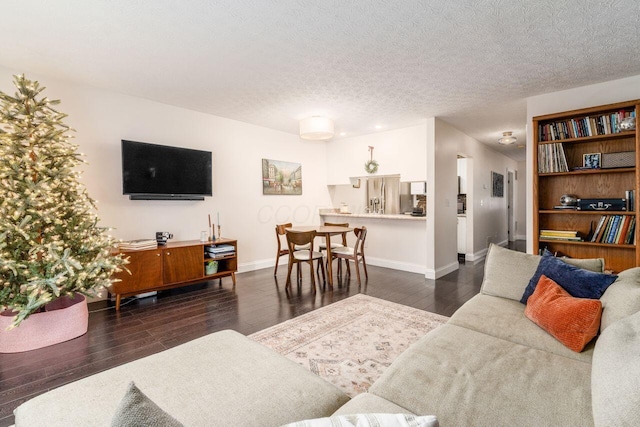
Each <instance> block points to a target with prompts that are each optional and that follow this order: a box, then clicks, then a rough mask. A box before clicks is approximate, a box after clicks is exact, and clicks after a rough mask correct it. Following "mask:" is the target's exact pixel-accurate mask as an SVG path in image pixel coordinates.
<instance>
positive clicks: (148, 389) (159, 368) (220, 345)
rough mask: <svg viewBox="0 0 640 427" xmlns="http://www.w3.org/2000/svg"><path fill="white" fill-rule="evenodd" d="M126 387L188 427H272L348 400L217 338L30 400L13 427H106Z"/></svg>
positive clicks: (255, 350) (250, 344) (254, 348)
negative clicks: (136, 389)
mask: <svg viewBox="0 0 640 427" xmlns="http://www.w3.org/2000/svg"><path fill="white" fill-rule="evenodd" d="M130 381H134V382H135V383H136V384H137V385H138V387H140V389H141V390H144V392H145V394H146V395H147V396H149V398H150V399H151V400H153V401H154V402H155V403H156V404H157V405H158V406H160V407H161V408H162V409H164V410H165V411H167V412H168V413H169V414H171V415H172V416H174V417H175V418H176V419H178V420H180V422H182V423H183V424H184V425H187V426H229V425H260V426H279V425H282V424H286V423H289V422H293V421H296V420H302V419H307V418H317V417H325V416H328V415H330V414H332V413H333V412H334V411H336V410H337V409H338V408H339V407H340V406H342V405H343V404H344V403H346V402H347V401H348V400H349V397H348V396H347V395H346V394H344V393H343V392H342V391H340V390H339V389H338V388H337V387H335V386H334V385H333V384H330V383H328V382H327V381H325V380H323V379H322V378H320V377H318V376H317V375H315V374H313V373H311V372H309V371H308V370H307V369H305V368H303V367H302V366H300V365H298V364H297V363H295V362H293V361H291V360H289V359H287V358H285V357H282V356H281V355H279V354H278V353H276V352H275V351H273V350H271V349H269V348H267V347H265V346H263V345H261V344H258V343H256V342H254V341H252V340H251V339H249V338H247V337H245V336H243V335H241V334H239V333H237V332H234V331H221V332H216V333H213V334H210V335H206V336H204V337H202V338H198V339H196V340H193V341H190V342H188V343H186V344H182V345H180V346H177V347H174V348H171V349H169V350H165V351H161V352H160V353H156V354H154V355H151V356H148V357H145V358H142V359H138V360H135V361H133V362H129V363H126V364H124V365H121V366H118V367H115V368H112V369H109V370H107V371H104V372H100V373H98V374H95V375H92V376H90V377H87V378H84V379H81V380H78V381H75V382H72V383H70V384H67V385H64V386H62V387H59V388H57V389H54V390H51V391H49V392H47V393H45V394H42V395H40V396H36V397H34V398H33V399H31V400H29V401H27V402H25V403H23V404H22V405H20V406H19V407H18V408H16V410H15V411H14V413H15V421H16V427H20V426H29V427H35V426H69V425H78V426H104V425H109V423H110V421H111V417H112V416H113V414H114V413H115V412H116V408H117V407H118V404H119V402H120V399H121V397H122V393H123V391H124V390H125V389H126V387H127V384H129V382H130ZM69 396H82V404H81V405H78V399H77V398H69Z"/></svg>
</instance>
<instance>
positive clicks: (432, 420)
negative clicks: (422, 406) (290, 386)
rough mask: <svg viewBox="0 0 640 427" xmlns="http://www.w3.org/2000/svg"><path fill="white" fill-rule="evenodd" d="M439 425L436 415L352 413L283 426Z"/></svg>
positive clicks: (432, 426) (362, 426) (375, 426)
mask: <svg viewBox="0 0 640 427" xmlns="http://www.w3.org/2000/svg"><path fill="white" fill-rule="evenodd" d="M382 426H384V427H438V419H437V418H436V417H435V416H434V415H422V416H418V415H413V414H384V413H378V414H350V415H335V416H331V417H325V418H316V419H313V420H303V421H298V422H295V423H290V424H287V425H286V426H282V427H382Z"/></svg>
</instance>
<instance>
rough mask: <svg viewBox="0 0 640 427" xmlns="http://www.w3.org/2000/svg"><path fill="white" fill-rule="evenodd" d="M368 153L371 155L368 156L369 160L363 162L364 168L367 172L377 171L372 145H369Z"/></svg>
mask: <svg viewBox="0 0 640 427" xmlns="http://www.w3.org/2000/svg"><path fill="white" fill-rule="evenodd" d="M369 153H370V155H371V157H370V158H369V160H368V161H367V162H366V163H365V164H364V170H366V171H367V173H376V172H378V166H379V165H378V162H377V161H375V160H373V147H372V146H369Z"/></svg>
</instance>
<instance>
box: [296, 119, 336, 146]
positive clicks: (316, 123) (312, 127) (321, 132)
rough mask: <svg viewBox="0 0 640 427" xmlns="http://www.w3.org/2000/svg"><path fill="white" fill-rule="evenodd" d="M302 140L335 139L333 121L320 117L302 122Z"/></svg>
mask: <svg viewBox="0 0 640 427" xmlns="http://www.w3.org/2000/svg"><path fill="white" fill-rule="evenodd" d="M300 138H302V139H310V140H313V141H322V140H326V139H331V138H333V120H331V119H329V118H327V117H320V116H313V117H308V118H306V119H302V120H300Z"/></svg>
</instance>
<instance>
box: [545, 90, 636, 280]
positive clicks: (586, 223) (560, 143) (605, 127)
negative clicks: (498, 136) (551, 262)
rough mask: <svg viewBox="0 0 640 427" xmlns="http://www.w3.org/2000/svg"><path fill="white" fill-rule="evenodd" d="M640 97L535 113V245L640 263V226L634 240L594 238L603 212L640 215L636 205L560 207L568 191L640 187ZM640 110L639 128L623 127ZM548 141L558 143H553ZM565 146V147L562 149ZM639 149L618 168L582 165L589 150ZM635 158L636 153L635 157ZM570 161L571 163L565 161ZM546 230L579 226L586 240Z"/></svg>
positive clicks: (584, 194) (616, 265)
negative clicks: (630, 161) (544, 232)
mask: <svg viewBox="0 0 640 427" xmlns="http://www.w3.org/2000/svg"><path fill="white" fill-rule="evenodd" d="M639 111H640V100H634V101H628V102H620V103H616V104H609V105H602V106H599V107H592V108H585V109H581V110H573V111H567V112H562V113H555V114H548V115H544V116H538V117H534V118H533V141H534V150H533V152H534V156H533V157H534V158H533V177H534V179H533V247H534V250H535V251H536V252H538V251H540V250H541V249H544V248H547V249H549V250H550V251H551V252H554V253H555V252H558V253H560V254H563V255H566V256H570V257H573V258H604V259H605V267H606V268H607V269H609V270H613V271H615V272H618V271H621V270H624V269H627V268H630V267H634V266H639V265H640V249H639V245H638V244H637V235H638V231H637V230H635V231H634V233H633V236H632V237H633V238H632V239H631V242H630V243H624V242H623V243H615V244H614V243H602V242H591V241H590V240H591V236H590V233H593V231H595V228H596V227H597V225H598V223H599V221H600V219H601V218H602V216H603V215H619V216H622V217H625V216H631V217H633V218H636V219H637V212H638V208H637V202H634V203H633V204H634V205H636V206H629V207H628V210H616V211H610V210H607V211H602V210H573V209H558V208H557V207H558V206H559V205H561V203H560V198H561V197H562V195H564V194H571V195H576V196H577V197H579V198H581V199H615V198H618V199H622V198H625V196H626V195H627V194H628V193H626V192H627V191H631V190H633V191H634V194H636V195H637V194H638V190H639V189H640V173H639V169H638V165H640V156H639V154H640V151H639V150H638V147H640V132H639V131H638V127H639V124H640V120H638V112H639ZM629 115H634V116H635V129H634V130H621V129H620V128H619V122H620V121H621V120H622V119H623V118H624V117H625V116H629ZM548 144H555V145H554V146H553V147H547V146H546V145H548ZM558 147H559V149H558ZM619 152H633V153H634V156H635V165H632V166H627V167H618V168H609V169H603V168H594V169H581V168H582V167H583V159H584V157H583V156H584V154H592V153H599V154H600V161H601V163H600V164H602V155H603V154H608V153H619ZM549 154H551V155H553V156H555V155H558V156H559V158H558V159H555V157H554V160H557V162H556V166H558V165H559V168H551V170H554V171H553V172H549V170H550V164H551V165H552V164H553V161H554V160H552V161H551V163H550V162H549V159H548V158H546V157H544V156H548V155H549ZM632 158H633V157H632ZM563 162H566V167H564V166H563V165H562V163H563ZM540 230H565V231H577V232H578V235H579V236H581V237H582V238H583V239H584V240H583V241H575V240H571V241H569V240H567V241H564V240H559V239H547V238H544V237H541V236H540Z"/></svg>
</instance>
